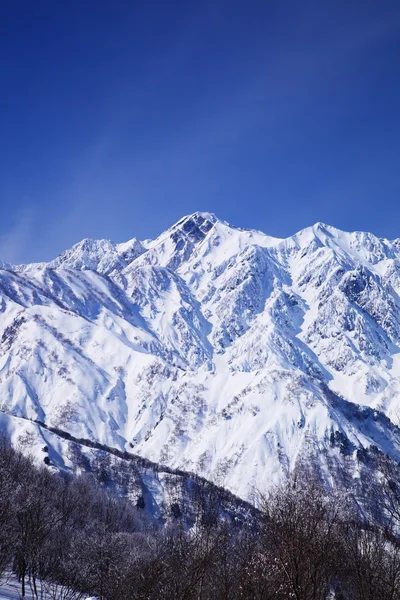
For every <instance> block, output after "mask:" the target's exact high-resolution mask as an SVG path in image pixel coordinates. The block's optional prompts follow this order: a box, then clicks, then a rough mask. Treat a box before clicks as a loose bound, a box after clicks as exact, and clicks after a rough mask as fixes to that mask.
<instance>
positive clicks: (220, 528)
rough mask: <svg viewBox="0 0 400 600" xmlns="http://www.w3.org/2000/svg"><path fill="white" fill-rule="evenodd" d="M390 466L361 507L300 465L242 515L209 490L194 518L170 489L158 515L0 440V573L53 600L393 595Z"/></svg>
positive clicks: (396, 516)
mask: <svg viewBox="0 0 400 600" xmlns="http://www.w3.org/2000/svg"><path fill="white" fill-rule="evenodd" d="M397 468H398V467H397V465H393V464H391V463H388V462H387V463H385V461H383V462H382V465H381V479H380V482H379V485H377V486H375V484H374V487H373V486H372V483H371V488H370V489H369V492H368V493H369V494H371V495H370V496H369V500H368V502H364V503H363V502H362V498H361V501H360V498H359V497H357V495H355V494H353V493H351V494H349V493H346V492H345V490H339V491H337V492H333V491H331V492H330V493H327V492H326V486H323V485H322V484H321V483H320V481H319V479H318V478H317V477H315V476H313V475H311V474H310V473H308V472H306V471H305V470H304V471H303V472H298V473H297V474H296V475H295V476H294V477H293V478H292V479H291V480H288V481H287V482H285V483H284V484H283V485H282V486H280V487H279V488H275V489H274V490H273V491H272V492H271V493H270V494H268V495H265V496H261V495H260V496H259V497H258V510H257V511H256V512H255V513H254V515H253V517H252V518H249V520H248V521H243V519H237V520H235V519H234V518H231V516H227V515H226V513H225V512H224V508H223V501H222V499H221V491H220V490H219V489H218V488H215V487H213V486H209V487H207V486H206V485H204V486H203V488H200V487H199V488H198V492H197V493H196V495H194V496H192V498H191V502H192V505H193V506H192V512H193V515H194V518H193V520H192V521H191V522H188V521H187V520H185V519H184V518H182V510H181V508H180V506H181V503H182V502H184V499H183V498H180V497H179V495H178V494H177V495H176V497H174V498H171V505H170V507H169V508H170V510H169V511H166V514H165V515H164V518H163V519H158V520H157V519H154V518H152V517H151V516H149V514H148V513H147V512H146V511H145V510H143V505H142V504H141V503H139V502H137V501H136V502H132V501H131V500H129V499H128V498H124V497H121V496H120V495H119V494H117V493H116V492H115V490H111V489H108V488H107V486H106V485H105V483H101V482H99V481H98V480H96V478H95V477H93V475H90V474H89V475H88V474H84V475H80V476H75V475H67V474H65V473H58V472H55V471H54V470H50V469H48V468H47V467H46V466H44V465H43V466H42V467H38V466H36V465H35V464H34V462H33V460H31V459H30V458H28V457H26V456H24V455H23V454H22V453H21V452H19V451H18V450H16V449H13V448H12V447H11V445H10V443H9V441H8V440H7V439H5V438H1V440H0V572H1V574H3V575H4V574H6V573H8V572H10V571H13V572H14V573H15V574H16V576H17V578H18V580H19V582H20V585H21V595H22V596H24V595H26V594H27V593H28V592H29V593H32V594H33V595H35V594H36V595H37V596H38V595H39V591H38V581H39V580H40V582H41V587H42V589H43V590H44V591H45V592H46V594H47V596H48V597H49V598H52V599H54V600H80V599H81V598H82V599H83V598H85V597H86V596H88V595H89V596H95V597H97V598H99V599H100V600H128V599H132V600H288V599H294V600H328V598H336V600H400V538H399V531H400V493H399V487H398V485H397V483H396V479H395V476H396V474H397ZM364 492H365V490H364ZM181 493H182V492H180V494H181ZM364 499H366V496H365V495H364ZM372 499H373V501H372Z"/></svg>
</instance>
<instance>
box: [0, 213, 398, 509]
mask: <svg viewBox="0 0 400 600" xmlns="http://www.w3.org/2000/svg"><path fill="white" fill-rule="evenodd" d="M399 261H400V242H399V241H393V242H391V241H388V240H382V239H378V238H376V237H375V236H374V235H372V234H369V233H360V232H355V233H346V232H342V231H339V230H337V229H335V228H333V227H329V226H327V225H323V224H321V223H317V224H316V225H314V226H313V227H309V228H307V229H305V230H303V231H300V232H299V233H297V234H295V235H294V236H292V237H290V238H288V239H285V240H280V239H276V238H272V237H270V236H268V235H265V234H263V233H261V232H258V231H251V230H245V229H238V228H234V227H231V226H230V225H229V224H227V223H225V222H223V221H220V220H219V219H217V217H215V215H211V214H209V213H195V214H194V215H190V216H188V217H184V218H183V219H181V220H180V221H179V222H178V223H177V224H176V225H174V226H173V227H171V228H170V229H168V230H167V231H165V232H164V233H162V234H161V235H160V236H159V237H158V238H157V239H156V240H153V241H149V240H147V241H146V242H140V241H138V240H136V239H135V238H133V239H132V240H130V241H129V242H127V243H125V244H113V243H112V242H110V241H108V240H97V241H93V240H84V241H83V242H81V243H79V244H76V245H75V246H74V247H73V248H72V249H71V250H68V251H66V252H64V253H63V254H61V255H60V256H59V257H58V258H56V259H55V260H54V261H52V262H50V263H47V264H35V265H22V266H21V265H19V266H8V265H4V264H2V265H1V269H0V403H1V410H2V411H3V412H5V413H7V414H8V415H15V416H16V417H24V418H28V419H38V420H40V421H42V422H45V423H46V424H48V425H50V426H53V427H58V428H59V429H63V430H65V431H67V432H70V433H71V434H72V435H74V436H76V437H84V438H89V439H93V440H96V441H98V442H100V443H103V444H107V445H108V446H112V447H115V448H118V449H121V450H123V449H127V450H132V449H133V450H132V451H134V452H135V453H137V454H140V455H142V456H144V457H147V458H149V459H151V460H154V461H156V462H161V463H164V464H166V465H170V466H172V467H179V468H183V469H187V470H190V471H194V472H197V473H199V474H200V475H203V476H205V477H207V478H209V479H211V480H213V481H214V482H216V483H218V484H220V485H224V486H226V487H227V488H229V489H230V490H232V491H233V492H235V493H237V494H239V495H240V496H242V497H243V498H251V497H252V494H253V492H254V490H255V489H261V490H264V489H266V488H267V487H268V486H269V485H271V483H273V482H276V481H279V479H281V478H282V477H283V476H284V475H285V474H286V473H287V472H289V471H291V470H292V469H293V468H294V467H295V465H296V464H298V462H299V461H302V460H305V461H307V462H309V463H310V462H311V463H312V464H314V465H315V466H316V468H320V469H321V470H322V471H323V473H325V474H326V475H327V476H328V475H329V474H334V473H337V472H338V471H340V469H342V468H343V466H344V465H345V466H346V469H350V470H351V471H352V472H353V473H354V474H355V475H356V474H357V472H358V463H357V461H358V458H357V457H358V456H359V454H358V453H357V450H359V449H361V448H369V447H370V446H371V445H373V446H376V447H377V448H378V449H380V450H381V451H383V452H386V453H388V454H389V455H390V456H391V457H392V458H393V459H395V460H400V445H399V443H400V431H399V430H398V428H397V425H398V424H399V423H400V411H399V405H398V394H399V391H400V354H399V352H400V297H399V294H400V262H399Z"/></svg>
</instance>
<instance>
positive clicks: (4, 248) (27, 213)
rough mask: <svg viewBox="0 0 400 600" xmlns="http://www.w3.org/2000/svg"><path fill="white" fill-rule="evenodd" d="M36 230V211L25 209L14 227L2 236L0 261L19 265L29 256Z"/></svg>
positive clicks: (0, 237) (18, 215)
mask: <svg viewBox="0 0 400 600" xmlns="http://www.w3.org/2000/svg"><path fill="white" fill-rule="evenodd" d="M33 228H34V210H33V208H25V209H23V210H22V211H20V212H19V213H18V214H17V215H16V217H15V219H14V224H13V226H12V227H11V228H10V229H9V230H8V231H6V232H5V233H3V234H1V235H0V261H3V262H6V263H11V264H17V263H19V262H22V261H23V260H24V258H26V256H27V250H28V247H29V245H30V243H31V241H32V231H33Z"/></svg>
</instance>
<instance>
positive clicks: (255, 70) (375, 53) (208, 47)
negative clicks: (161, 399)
mask: <svg viewBox="0 0 400 600" xmlns="http://www.w3.org/2000/svg"><path fill="white" fill-rule="evenodd" d="M0 77H1V79H0V144H1V145H0V149H1V152H0V154H1V158H0V204H1V213H0V214H1V218H0V259H3V260H7V261H11V262H19V261H25V262H27V261H29V262H30V261H34V260H47V259H51V258H53V257H54V256H56V255H57V254H58V253H59V252H60V251H62V250H63V249H65V248H67V247H69V246H70V245H72V244H73V243H75V242H76V241H78V240H80V239H82V238H83V237H107V238H111V239H113V240H115V241H124V240H126V239H129V238H131V237H133V236H138V237H141V238H146V237H154V236H156V235H157V234H158V233H159V232H160V231H162V230H163V229H164V228H166V227H167V226H169V225H170V224H172V223H173V222H175V221H176V220H178V219H179V218H180V217H181V216H183V215H184V214H187V213H191V212H194V211H196V210H204V211H210V212H215V213H216V214H217V215H218V216H219V217H220V218H222V219H225V220H228V221H230V222H231V223H232V224H234V225H241V226H244V227H254V228H259V229H262V230H264V231H266V232H268V233H270V234H271V235H276V236H287V235H290V234H292V233H294V232H295V231H297V230H299V229H300V228H302V227H305V226H307V225H310V224H312V223H314V222H316V221H323V222H326V223H329V224H332V225H335V226H337V227H340V228H343V229H364V230H372V231H374V232H375V233H376V234H378V235H381V236H386V237H391V238H393V237H400V0H374V1H370V0H366V1H361V0H358V1H354V0H324V1H321V0H301V1H299V0H276V1H273V2H269V1H268V0H260V1H254V0H197V1H194V0H182V1H175V0H141V1H140V2H139V1H138V2H136V1H135V0H113V1H111V0H2V1H1V2H0Z"/></svg>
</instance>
